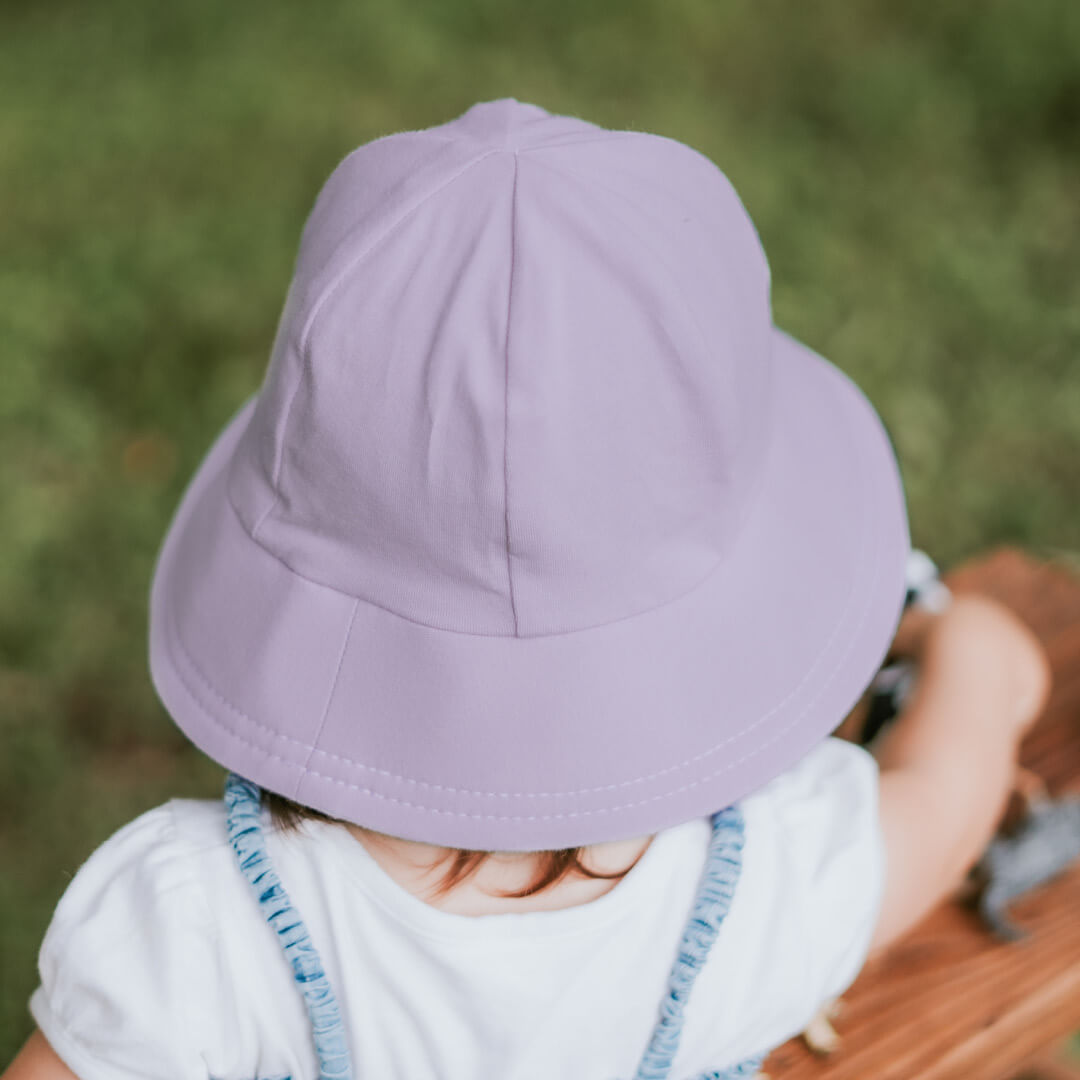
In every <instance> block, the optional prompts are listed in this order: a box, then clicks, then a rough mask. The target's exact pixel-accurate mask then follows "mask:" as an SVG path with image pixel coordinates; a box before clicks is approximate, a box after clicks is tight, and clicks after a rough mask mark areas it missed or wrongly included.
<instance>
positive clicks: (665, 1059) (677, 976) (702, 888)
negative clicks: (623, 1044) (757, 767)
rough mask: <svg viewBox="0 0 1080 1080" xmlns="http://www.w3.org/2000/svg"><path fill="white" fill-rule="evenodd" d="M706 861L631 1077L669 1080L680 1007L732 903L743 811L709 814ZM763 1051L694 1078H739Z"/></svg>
mask: <svg viewBox="0 0 1080 1080" xmlns="http://www.w3.org/2000/svg"><path fill="white" fill-rule="evenodd" d="M711 823H712V837H711V838H710V841H709V854H708V860H707V862H706V865H705V870H704V872H703V874H702V877H701V884H700V885H699V886H698V891H697V896H696V897H695V900H694V906H693V909H692V910H691V912H690V918H689V919H688V920H687V923H686V929H685V930H684V931H683V937H682V943H681V944H680V946H679V952H678V955H677V956H676V958H675V964H674V966H673V967H672V969H671V974H670V975H669V976H668V990H667V994H666V996H665V997H664V1000H663V1001H662V1003H661V1005H660V1018H659V1020H658V1021H657V1024H656V1027H655V1028H654V1029H653V1033H652V1037H651V1038H650V1040H649V1045H648V1046H647V1047H646V1049H645V1053H644V1055H643V1056H642V1059H641V1062H640V1064H639V1065H638V1070H637V1072H636V1073H635V1074H634V1080H668V1077H669V1073H670V1070H671V1063H672V1062H673V1061H674V1060H675V1054H676V1052H677V1051H678V1049H679V1040H680V1038H681V1037H682V1028H683V1019H684V1010H685V1009H686V1002H687V999H688V998H689V996H690V988H691V987H692V986H693V983H694V979H695V978H697V974H698V971H700V969H701V966H702V964H704V962H705V958H706V956H708V953H709V949H710V948H711V947H712V944H713V942H714V941H715V940H716V936H717V934H718V933H719V931H720V924H721V923H722V922H723V921H724V917H725V916H726V915H727V913H728V909H729V908H730V907H731V900H732V897H733V896H734V895H735V886H736V885H737V884H738V881H739V874H740V872H741V870H742V848H743V815H742V810H741V809H740V808H739V807H738V806H737V805H735V806H729V807H728V808H727V809H726V810H720V811H718V812H717V813H715V814H713V815H712V818H711ZM765 1057H766V1055H765V1054H760V1055H758V1056H756V1057H752V1058H747V1059H746V1060H745V1061H741V1062H739V1063H738V1064H736V1065H732V1066H729V1067H727V1068H725V1069H721V1070H718V1071H711V1072H707V1073H702V1074H701V1075H700V1076H699V1077H696V1078H695V1080H742V1078H743V1077H752V1076H754V1075H755V1074H756V1073H757V1072H758V1070H759V1069H760V1067H761V1063H762V1061H764V1059H765Z"/></svg>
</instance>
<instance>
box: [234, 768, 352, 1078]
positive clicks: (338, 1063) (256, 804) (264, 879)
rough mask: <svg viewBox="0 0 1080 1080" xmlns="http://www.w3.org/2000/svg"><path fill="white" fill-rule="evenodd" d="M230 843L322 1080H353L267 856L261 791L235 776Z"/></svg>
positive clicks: (299, 928) (337, 1022)
mask: <svg viewBox="0 0 1080 1080" xmlns="http://www.w3.org/2000/svg"><path fill="white" fill-rule="evenodd" d="M225 805H226V807H227V808H228V819H227V821H228V833H229V842H230V843H231V844H232V846H233V850H234V851H235V852H236V857H237V859H238V860H239V861H240V869H241V870H242V871H243V873H244V876H245V877H246V878H247V880H248V884H249V885H251V888H252V890H253V891H254V893H255V897H256V899H257V900H258V901H259V906H260V907H261V908H262V912H263V914H264V915H265V916H266V921H267V922H268V923H269V924H270V926H271V927H272V928H273V930H274V931H275V932H276V934H277V936H278V941H279V942H280V943H281V947H282V948H283V949H284V950H285V956H286V957H287V959H288V960H289V963H290V964H291V965H292V969H293V975H294V977H295V979H296V982H297V984H298V985H299V986H300V989H301V991H302V992H303V995H304V1001H305V1004H306V1005H307V1010H308V1016H309V1017H310V1019H311V1028H312V1032H313V1037H314V1042H315V1053H316V1054H317V1056H318V1059H319V1078H320V1080H352V1061H351V1059H350V1056H349V1046H348V1040H347V1039H346V1036H345V1027H344V1025H343V1024H342V1021H341V1012H340V1010H339V1009H338V1004H337V999H336V998H335V997H334V991H333V990H332V989H331V986H330V981H329V979H327V977H326V973H325V972H324V971H323V966H322V961H321V960H320V959H319V954H318V952H317V951H316V949H315V946H314V944H313V943H312V941H311V937H310V936H309V934H308V932H307V928H306V927H305V926H304V923H303V921H302V920H301V918H300V916H299V914H298V913H297V911H296V909H295V908H294V907H293V906H292V904H291V903H290V902H289V897H288V895H287V894H286V892H285V890H284V888H283V887H282V885H281V882H280V880H279V879H278V876H277V874H276V873H275V871H274V868H273V866H272V865H271V862H270V855H269V853H268V852H267V850H266V838H265V836H264V835H263V831H262V825H261V823H260V820H259V814H260V810H261V807H262V790H261V789H260V788H259V787H258V786H257V785H255V784H253V783H251V781H249V780H245V779H244V778H243V777H242V776H238V775H237V774H236V773H229V774H228V776H227V777H226V778H225Z"/></svg>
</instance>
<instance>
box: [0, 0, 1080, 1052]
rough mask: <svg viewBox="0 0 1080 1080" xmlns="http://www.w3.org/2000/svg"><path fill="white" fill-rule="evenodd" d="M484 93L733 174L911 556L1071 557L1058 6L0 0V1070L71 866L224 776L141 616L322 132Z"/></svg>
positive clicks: (1077, 348)
mask: <svg viewBox="0 0 1080 1080" xmlns="http://www.w3.org/2000/svg"><path fill="white" fill-rule="evenodd" d="M502 96H514V97H517V98H519V99H521V100H525V101H533V102H536V103H537V104H541V105H543V106H544V107H546V108H548V109H549V110H551V111H555V112H569V113H574V114H576V115H580V116H583V117H585V118H586V119H590V120H593V121H596V122H598V123H601V124H604V125H605V126H609V127H624V128H638V129H644V130H652V131H657V132H660V133H663V134H666V135H670V136H673V137H675V138H679V139H682V140H683V141H686V142H689V143H691V144H692V145H694V146H695V147H697V148H698V149H700V150H701V151H703V152H704V153H706V154H708V155H709V156H710V157H711V158H712V159H713V160H714V161H716V162H717V164H718V165H720V167H721V168H722V169H723V170H724V171H725V172H726V173H727V174H728V175H729V176H730V177H731V179H732V181H733V182H734V184H735V186H736V188H737V189H738V190H739V192H740V194H741V195H742V197H743V200H744V202H745V203H746V205H747V207H748V209H749V210H750V213H751V215H752V216H753V217H754V219H755V221H756V223H757V225H758V229H759V231H760V234H761V237H762V240H763V242H764V245H765V248H766V251H767V252H768V253H769V256H770V261H771V265H772V270H773V282H774V286H773V296H774V305H775V313H776V318H777V321H778V323H779V324H780V325H782V326H784V327H785V328H786V329H788V330H790V331H791V332H792V333H794V334H796V335H797V336H799V337H801V338H802V339H804V340H805V341H807V342H808V343H809V344H811V345H812V346H813V347H814V348H816V349H818V350H819V351H821V352H822V353H824V354H825V355H826V356H828V357H829V358H830V359H832V360H833V361H834V362H835V363H837V364H838V365H839V366H840V367H842V368H843V369H844V370H846V371H848V372H850V373H851V374H852V375H853V376H854V377H855V378H856V380H857V381H858V382H859V383H860V384H861V385H862V386H863V387H864V388H865V390H866V391H867V393H868V394H869V396H870V397H871V399H872V400H873V401H874V402H875V403H876V404H877V406H878V408H879V411H880V412H881V414H882V415H883V417H884V418H885V420H886V422H887V423H888V425H889V427H890V429H891V431H892V433H893V436H894V438H895V440H896V443H897V447H898V452H899V456H900V459H901V466H902V469H903V473H904V480H905V484H906V487H907V492H908V498H909V514H910V519H911V525H912V532H913V538H914V541H915V542H916V543H917V544H919V545H920V546H922V547H925V548H926V549H927V550H929V551H930V552H931V554H933V555H934V556H935V557H936V558H937V559H938V560H939V561H940V562H942V563H943V564H944V565H946V566H947V565H949V564H950V563H952V562H954V561H957V560H960V559H962V558H964V557H966V556H968V555H971V554H973V553H975V552H978V551H980V550H981V549H984V548H986V547H988V546H990V545H994V544H997V543H1014V544H1019V545H1022V546H1023V547H1025V548H1027V549H1029V550H1031V551H1033V552H1035V553H1036V554H1040V555H1057V556H1062V557H1065V558H1069V559H1072V560H1073V561H1074V564H1077V565H1080V499H1078V498H1077V496H1078V494H1080V492H1078V485H1077V474H1078V471H1080V376H1078V367H1080V361H1078V352H1080V245H1078V244H1077V242H1076V240H1077V235H1078V226H1080V200H1078V198H1077V192H1078V191H1080V6H1078V5H1076V4H1075V3H1074V2H1073V0H1034V2H1033V3H1030V4H1020V3H1005V2H1002V0H988V2H987V3H985V4H982V5H980V6H979V9H978V12H977V13H974V12H969V11H968V10H967V8H966V6H964V5H941V4H933V3H930V2H928V0H918V2H909V3H906V4H892V3H888V2H886V0H874V2H870V3H865V4H858V5H855V4H850V3H846V2H843V0H819V2H818V3H816V4H813V5H797V4H780V3H777V2H775V0H758V2H757V3H755V4H745V5H734V4H727V5H725V4H718V3H715V2H713V0H666V2H665V3H662V4H661V3H659V2H658V0H657V2H645V0H623V2H622V3H620V4H610V3H606V2H603V3H602V2H600V0H574V2H572V3H571V2H568V0H545V3H543V4H528V5H526V4H520V5H515V4H512V3H509V2H507V0H368V2H366V3H360V2H356V0H353V2H351V3H337V2H333V3H331V2H327V3H323V4H320V5H315V6H311V5H301V4H298V3H293V2H286V0H262V2H261V3H258V4H256V3H252V2H250V0H237V2H232V3H229V4H221V3H211V2H210V0H185V2H184V3H181V4H172V5H164V4H146V3H135V2H123V0H103V2H101V3H98V4H96V5H82V4H76V3H73V2H70V0H69V2H63V0H44V2H42V3H38V4H34V5H19V4H16V3H14V2H13V0H7V2H4V3H0V208H2V214H0V521H2V522H3V533H2V538H0V860H2V862H0V865H2V866H3V870H2V871H0V957H3V959H2V960H0V964H2V965H3V971H2V974H3V978H2V979H0V1064H2V1063H6V1060H7V1059H8V1058H9V1057H10V1056H11V1054H13V1053H14V1051H15V1049H16V1047H17V1046H18V1045H19V1044H20V1043H21V1042H22V1040H23V1039H24V1038H25V1036H26V1035H27V1034H28V1032H29V1030H30V1018H29V1014H28V1013H27V1011H26V999H27V997H28V996H29V993H30V991H31V990H32V989H33V987H34V985H36V980H37V975H36V970H35V958H36V953H37V949H38V946H39V944H40V940H41V936H42V934H43V932H44V930H45V927H46V925H47V923H48V920H49V918H50V915H51V912H52V909H53V906H54V905H55V903H56V900H57V899H58V898H59V896H60V894H61V892H62V891H63V889H64V887H65V885H66V883H67V882H68V881H69V880H70V877H71V875H72V873H73V872H74V870H75V869H76V868H77V867H78V865H79V863H80V862H81V860H82V859H84V858H85V857H86V856H87V855H88V854H89V852H90V851H91V850H93V848H94V847H96V846H97V844H99V843H100V842H101V841H102V840H104V839H105V837H106V836H108V835H110V834H111V833H112V832H113V831H114V830H115V829H117V828H118V827H119V826H120V825H121V824H123V823H124V822H125V821H127V820H129V819H130V818H131V817H133V816H134V815H135V814H136V813H138V812H139V811H141V810H143V809H146V808H148V807H150V806H153V805H156V804H157V803H159V802H161V801H163V800H164V799H166V798H168V797H170V796H171V795H193V796H214V797H216V796H217V795H218V794H219V793H220V788H221V778H222V774H221V770H219V769H218V768H217V767H216V766H213V765H212V764H211V763H209V762H208V761H207V760H206V759H205V758H203V757H202V756H201V755H200V754H199V753H198V752H196V751H195V750H193V749H192V748H191V747H190V746H189V745H188V744H187V743H186V742H185V740H184V739H183V738H182V737H181V736H180V735H179V734H178V732H177V731H176V729H175V728H174V727H173V726H172V724H171V722H170V721H169V720H168V718H167V716H166V715H165V714H164V712H163V711H162V709H161V707H160V706H159V705H158V704H157V702H156V700H155V698H154V695H153V692H152V689H151V686H150V683H149V678H148V674H147V665H146V597H147V589H148V583H149V575H150V570H151V566H152V562H153V558H154V555H155V553H156V549H157V545H158V543H159V541H160V539H161V536H162V534H163V532H164V529H165V526H166V524H167V521H168V519H169V516H170V514H171V512H172V510H173V508H174V506H175V504H176V501H177V499H178V497H179V495H180V492H181V490H182V488H183V485H184V483H185V481H186V479H187V477H188V476H189V475H190V473H191V471H192V470H193V468H194V467H195V465H196V464H197V462H198V460H199V459H200V457H201V455H202V453H203V452H204V450H205V449H206V447H207V445H208V444H209V441H210V439H211V438H212V436H213V435H214V433H215V432H216V431H217V430H218V428H219V427H220V426H221V424H222V423H223V422H224V421H225V419H226V418H227V417H228V416H229V415H230V414H231V412H232V411H233V410H234V409H235V408H236V407H237V405H238V404H239V403H240V401H241V400H242V399H243V398H244V397H245V396H246V395H247V394H248V393H250V392H251V391H252V390H253V389H254V388H255V387H256V386H257V385H258V382H259V380H260V378H261V375H262V371H263V367H264V364H265V362H266V357H267V352H268V349H269V345H270V342H271V340H272V337H273V332H274V329H275V325H276V320H277V316H278V312H279V309H280V305H281V303H282V300H283V298H284V293H285V288H286V285H287V283H288V280H289V275H290V272H291V265H292V259H293V257H294V254H295V245H296V243H297V240H298V238H299V232H300V228H301V225H302V223H303V221H304V218H305V216H306V214H307V212H308V210H309V208H310V206H311V203H312V201H313V199H314V197H315V194H316V192H317V191H318V188H319V186H320V184H321V183H322V181H323V180H324V179H325V177H326V176H327V175H328V174H329V172H330V170H331V169H332V168H333V167H334V165H335V164H336V163H337V162H338V161H339V160H340V159H341V158H342V157H343V156H344V155H345V154H346V153H347V152H348V151H349V150H351V149H352V148H353V147H355V146H357V145H358V144H360V143H362V142H365V141H367V140H368V139H371V138H373V137H375V136H378V135H382V134H385V133H387V132H390V131H393V130H398V129H402V128H417V127H425V126H428V125H430V124H435V123H441V122H443V121H445V120H448V119H450V118H451V117H453V116H455V115H457V114H458V113H460V112H462V111H463V110H464V109H465V108H467V107H468V106H469V105H470V104H472V103H473V102H474V101H477V100H483V99H488V98H494V97H502Z"/></svg>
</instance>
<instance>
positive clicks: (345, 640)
mask: <svg viewBox="0 0 1080 1080" xmlns="http://www.w3.org/2000/svg"><path fill="white" fill-rule="evenodd" d="M359 608H360V600H359V598H357V599H356V600H354V601H353V608H352V612H351V613H350V614H349V625H348V626H347V627H346V628H345V633H344V635H343V636H342V639H341V649H340V650H339V652H338V658H337V664H336V666H335V667H334V677H333V678H332V679H331V680H330V690H329V692H328V693H327V695H326V704H325V705H323V710H322V716H321V717H319V726H318V728H317V729H316V731H315V737H314V738H313V739H312V742H311V749H310V752H309V753H308V756H307V758H306V759H305V760H304V764H303V765H302V766H301V768H302V769H303V770H304V772H306V771H307V768H308V766H309V765H310V764H311V758H312V755H313V754H314V753H315V747H316V746H318V745H319V739H320V737H321V736H322V732H323V728H324V727H325V726H326V718H327V717H328V716H329V715H330V706H331V704H332V703H333V700H334V693H335V692H336V691H337V685H338V680H339V679H340V678H341V665H342V664H343V663H344V662H345V652H346V650H347V649H348V647H349V639H350V638H351V637H352V629H353V624H354V623H355V622H356V613H357V611H358V610H359ZM178 636H179V635H178ZM303 779H304V775H303V773H301V774H300V776H298V777H297V780H296V785H295V787H294V788H293V792H294V794H295V792H297V791H299V790H300V784H301V783H302V782H303Z"/></svg>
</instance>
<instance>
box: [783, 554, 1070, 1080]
mask: <svg viewBox="0 0 1080 1080" xmlns="http://www.w3.org/2000/svg"><path fill="white" fill-rule="evenodd" d="M943 577H944V580H945V582H946V583H947V584H948V585H949V587H950V588H951V589H952V590H953V591H954V592H957V593H961V592H979V593H982V594H985V595H989V596H993V597H994V598H996V599H998V600H1000V601H1001V602H1002V603H1005V604H1007V605H1008V606H1009V607H1010V608H1012V610H1013V611H1015V612H1016V613H1017V615H1019V616H1020V617H1021V618H1023V619H1024V620H1025V621H1026V622H1027V624H1028V625H1029V626H1030V627H1031V628H1032V630H1033V631H1034V632H1035V633H1036V634H1037V635H1038V636H1039V638H1040V640H1041V641H1042V642H1043V644H1044V646H1045V647H1046V649H1047V653H1048V654H1049V656H1050V659H1051V662H1052V665H1053V669H1054V686H1053V690H1052V692H1051V695H1050V699H1049V701H1048V702H1047V706H1046V709H1045V710H1044V712H1043V715H1042V716H1041V717H1040V718H1039V720H1038V721H1037V722H1036V724H1035V726H1034V727H1033V728H1032V730H1031V732H1030V733H1029V735H1028V737H1027V739H1026V740H1025V742H1024V745H1023V746H1022V748H1021V755H1020V756H1021V763H1022V764H1023V765H1024V766H1025V767H1027V768H1029V769H1031V770H1032V771H1034V772H1036V773H1037V774H1039V775H1040V776H1041V777H1042V778H1043V779H1044V780H1045V781H1046V784H1047V786H1048V788H1049V789H1050V791H1051V793H1052V794H1055V795H1056V794H1061V793H1063V792H1065V791H1073V790H1077V789H1080V578H1078V577H1077V576H1076V575H1075V574H1074V573H1072V572H1071V571H1070V570H1068V569H1066V568H1065V567H1064V566H1058V565H1054V564H1052V563H1045V562H1038V561H1035V560H1033V559H1031V558H1030V557H1028V556H1027V555H1025V554H1024V553H1023V552H1021V551H1018V550H1016V549H1013V548H999V549H997V550H995V551H993V552H991V553H989V554H988V555H985V556H982V557H980V558H978V559H976V560H973V561H972V562H969V563H965V564H964V565H962V566H960V567H957V568H955V569H954V570H952V571H950V572H949V573H946V574H944V575H943ZM1010 911H1011V913H1012V914H1013V916H1014V917H1015V919H1016V922H1017V923H1018V924H1020V925H1021V926H1022V927H1023V928H1024V929H1026V930H1028V931H1030V932H1031V936H1030V937H1029V938H1028V939H1027V940H1025V941H1023V942H1020V943H1017V944H1002V943H999V942H997V941H996V940H995V939H994V938H992V937H990V935H989V934H988V933H987V932H986V931H985V930H984V929H983V927H982V924H981V923H980V922H979V920H978V918H977V916H976V915H975V913H974V912H973V911H972V910H970V909H969V908H967V907H966V906H964V905H963V904H962V903H961V902H960V901H958V900H951V901H949V902H947V903H945V904H943V905H941V906H940V907H938V908H937V909H936V910H935V911H933V912H931V913H930V914H929V915H928V916H927V917H926V918H925V919H924V920H923V921H922V922H921V923H920V924H919V925H918V926H917V927H915V928H914V929H913V930H912V931H910V932H909V933H908V934H907V935H906V936H905V937H904V938H903V939H901V940H900V941H898V942H896V943H895V944H894V945H893V946H892V947H891V948H890V949H889V950H888V951H887V952H886V953H884V954H882V955H880V956H878V957H877V958H875V959H874V960H872V961H870V963H868V965H867V966H866V967H865V968H864V969H863V971H862V972H861V973H860V975H859V978H858V979H857V980H856V982H855V983H854V984H853V986H852V987H851V988H850V989H849V990H848V991H847V993H846V994H844V997H843V1002H842V1005H843V1008H842V1012H841V1013H840V1015H839V1016H838V1017H837V1018H836V1019H835V1020H834V1021H833V1026H834V1027H835V1028H836V1030H837V1032H838V1033H839V1035H840V1046H839V1049H838V1050H836V1051H835V1052H834V1053H833V1054H832V1055H830V1056H829V1057H827V1058H821V1057H816V1056H815V1055H814V1054H812V1053H811V1051H810V1050H809V1049H808V1048H807V1047H806V1045H805V1044H804V1043H803V1041H802V1040H801V1039H793V1040H791V1041H790V1042H788V1043H785V1044H784V1045H783V1046H782V1047H780V1048H778V1049H777V1050H776V1051H775V1052H774V1053H773V1054H771V1055H770V1056H769V1058H768V1059H767V1060H766V1062H765V1064H764V1066H763V1069H764V1071H765V1073H766V1074H767V1075H768V1076H769V1077H770V1080H1003V1078H1007V1077H1010V1076H1014V1075H1016V1073H1017V1072H1019V1071H1020V1070H1021V1068H1023V1067H1024V1066H1025V1064H1027V1063H1029V1062H1030V1061H1032V1060H1033V1059H1034V1058H1036V1057H1037V1056H1038V1055H1039V1053H1040V1051H1042V1050H1043V1049H1044V1048H1045V1047H1046V1046H1048V1045H1050V1044H1052V1043H1055V1042H1057V1041H1059V1040H1060V1039H1061V1038H1062V1037H1064V1036H1065V1035H1067V1034H1068V1033H1069V1032H1071V1031H1074V1030H1076V1029H1077V1028H1080V866H1073V867H1072V868H1071V869H1070V870H1069V871H1068V872H1066V873H1065V874H1063V875H1062V876H1060V877H1058V878H1057V879H1056V880H1054V881H1052V882H1050V883H1048V884H1047V885H1045V886H1043V887H1042V888H1040V889H1038V890H1037V891H1035V892H1033V893H1031V894H1029V895H1028V896H1026V897H1024V898H1022V899H1021V900H1018V901H1016V902H1015V903H1014V904H1013V905H1012V906H1011V908H1010Z"/></svg>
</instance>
